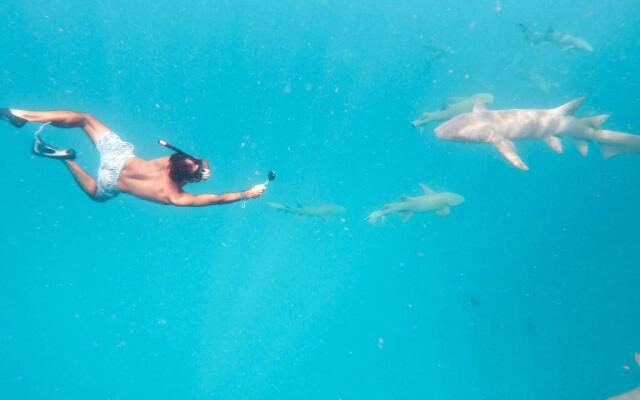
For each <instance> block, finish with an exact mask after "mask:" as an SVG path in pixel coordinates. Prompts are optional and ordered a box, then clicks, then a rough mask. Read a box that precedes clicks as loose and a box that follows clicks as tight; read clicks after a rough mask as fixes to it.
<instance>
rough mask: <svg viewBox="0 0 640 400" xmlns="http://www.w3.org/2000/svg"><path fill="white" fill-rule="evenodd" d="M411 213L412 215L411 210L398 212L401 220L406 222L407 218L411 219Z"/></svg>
mask: <svg viewBox="0 0 640 400" xmlns="http://www.w3.org/2000/svg"><path fill="white" fill-rule="evenodd" d="M412 215H413V213H412V212H411V211H401V212H400V219H401V220H402V222H407V221H408V220H410V219H411V216H412Z"/></svg>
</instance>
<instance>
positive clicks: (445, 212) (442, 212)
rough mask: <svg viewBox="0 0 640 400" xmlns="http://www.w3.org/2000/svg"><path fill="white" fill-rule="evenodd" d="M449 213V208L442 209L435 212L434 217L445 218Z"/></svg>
mask: <svg viewBox="0 0 640 400" xmlns="http://www.w3.org/2000/svg"><path fill="white" fill-rule="evenodd" d="M450 213H451V208H449V207H442V208H440V209H439V210H437V211H436V215H438V216H440V217H446V216H448V215H449V214H450Z"/></svg>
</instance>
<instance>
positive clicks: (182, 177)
mask: <svg viewBox="0 0 640 400" xmlns="http://www.w3.org/2000/svg"><path fill="white" fill-rule="evenodd" d="M197 162H198V161H197V160H194V159H193V158H191V157H189V156H186V155H185V154H182V153H175V154H173V155H171V157H170V158H169V177H171V180H173V181H174V182H175V183H177V184H179V185H182V184H185V183H187V182H190V181H192V180H195V179H196V178H197V173H198V172H197V171H194V170H193V166H194V165H195V164H197Z"/></svg>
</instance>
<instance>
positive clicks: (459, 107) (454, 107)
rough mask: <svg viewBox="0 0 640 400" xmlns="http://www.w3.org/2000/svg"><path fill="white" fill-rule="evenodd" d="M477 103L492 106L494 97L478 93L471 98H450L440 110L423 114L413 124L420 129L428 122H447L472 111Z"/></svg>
mask: <svg viewBox="0 0 640 400" xmlns="http://www.w3.org/2000/svg"><path fill="white" fill-rule="evenodd" d="M477 102H481V103H483V104H491V103H493V95H492V94H491V93H477V94H474V95H473V96H471V97H449V98H447V99H446V100H445V103H444V105H443V106H442V108H441V109H440V110H437V111H432V112H426V113H423V114H422V115H421V116H420V118H418V119H416V120H414V121H411V124H412V125H413V126H414V127H416V128H418V127H420V126H422V125H424V124H426V123H428V122H432V121H446V120H448V119H451V118H453V117H455V116H457V115H460V114H464V113H466V112H469V111H471V110H472V109H473V105H474V104H476V103H477Z"/></svg>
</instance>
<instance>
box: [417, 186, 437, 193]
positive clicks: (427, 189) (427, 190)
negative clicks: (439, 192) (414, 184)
mask: <svg viewBox="0 0 640 400" xmlns="http://www.w3.org/2000/svg"><path fill="white" fill-rule="evenodd" d="M418 185H420V187H421V188H422V192H423V193H424V194H434V193H435V192H434V191H433V189H431V188H430V187H429V186H427V185H425V184H424V183H418Z"/></svg>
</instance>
